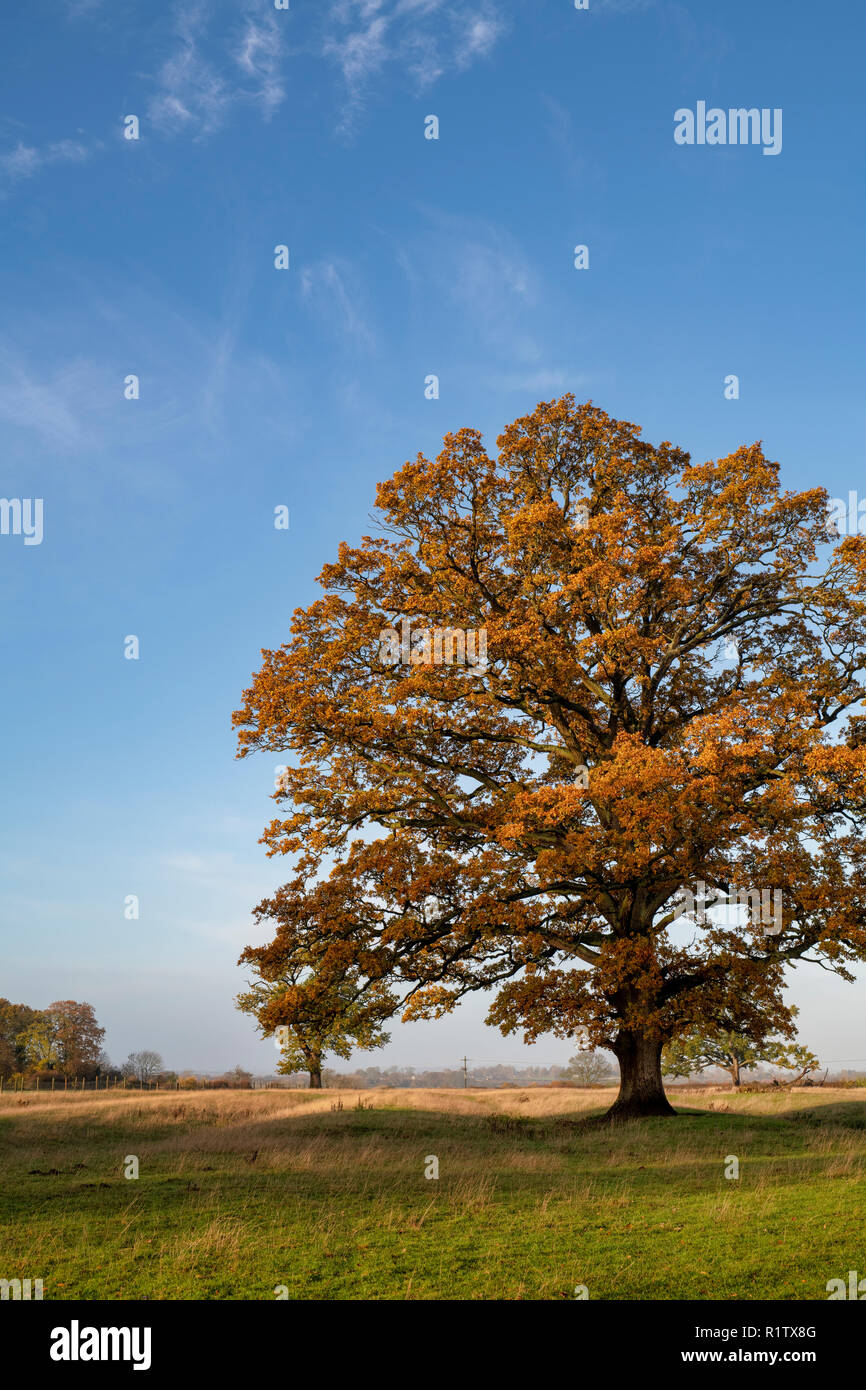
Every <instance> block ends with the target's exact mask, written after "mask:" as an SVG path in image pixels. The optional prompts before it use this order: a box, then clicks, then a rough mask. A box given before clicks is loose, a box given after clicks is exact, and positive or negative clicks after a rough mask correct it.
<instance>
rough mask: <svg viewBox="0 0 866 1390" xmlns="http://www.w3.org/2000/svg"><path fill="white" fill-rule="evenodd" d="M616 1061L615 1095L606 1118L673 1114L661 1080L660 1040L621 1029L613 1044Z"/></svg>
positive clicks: (641, 1117) (636, 1117) (621, 1118)
mask: <svg viewBox="0 0 866 1390" xmlns="http://www.w3.org/2000/svg"><path fill="white" fill-rule="evenodd" d="M613 1051H614V1053H615V1055H616V1058H617V1061H618V1062H619V1073H620V1082H619V1095H618V1096H617V1098H616V1100H615V1102H614V1104H613V1105H612V1106H611V1108H610V1110H608V1112H607V1117H608V1119H610V1120H639V1119H644V1118H645V1117H646V1116H648V1115H675V1114H676V1113H677V1112H676V1111H675V1110H674V1108H673V1106H672V1105H671V1104H670V1102H669V1100H668V1098H667V1096H666V1095H665V1088H664V1085H663V1083H662V1066H661V1058H662V1041H661V1039H660V1038H647V1037H644V1036H642V1035H641V1034H639V1033H629V1032H622V1033H620V1035H619V1037H618V1038H617V1040H616V1042H615V1043H614V1045H613Z"/></svg>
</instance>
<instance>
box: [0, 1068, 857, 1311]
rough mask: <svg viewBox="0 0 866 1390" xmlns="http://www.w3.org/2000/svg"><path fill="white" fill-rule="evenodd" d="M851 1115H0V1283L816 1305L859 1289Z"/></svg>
mask: <svg viewBox="0 0 866 1390" xmlns="http://www.w3.org/2000/svg"><path fill="white" fill-rule="evenodd" d="M852 1095H853V1096H855V1097H856V1096H857V1095H858V1093H857V1092H853V1093H852V1092H844V1091H837V1092H828V1091H820V1092H815V1091H812V1092H811V1093H809V1092H805V1093H803V1092H801V1093H797V1094H795V1095H793V1096H792V1095H791V1094H790V1093H784V1094H783V1095H781V1096H767V1097H765V1096H755V1095H746V1096H740V1097H736V1098H732V1099H730V1100H729V1099H728V1097H719V1096H713V1095H708V1094H706V1093H705V1094H703V1095H694V1094H693V1095H690V1096H688V1097H685V1098H682V1099H681V1100H680V1101H679V1102H678V1103H679V1106H680V1114H679V1117H678V1118H677V1119H675V1120H669V1119H668V1120H647V1121H642V1122H639V1123H633V1124H628V1125H620V1126H617V1127H614V1128H611V1127H607V1126H599V1125H597V1124H593V1123H592V1122H591V1120H592V1117H593V1115H594V1114H598V1113H599V1112H600V1110H601V1108H602V1107H601V1105H600V1104H599V1102H600V1101H602V1100H605V1099H607V1098H606V1097H604V1096H602V1095H600V1094H599V1093H592V1092H572V1091H553V1092H551V1091H528V1092H525V1093H523V1096H525V1097H526V1098H525V1099H523V1098H522V1096H521V1094H520V1093H517V1092H476V1093H471V1092H470V1093H461V1092H444V1091H443V1092H429V1091H428V1092H419V1091H415V1092H411V1093H406V1092H402V1091H397V1092H381V1091H379V1092H369V1093H368V1094H367V1097H366V1101H367V1102H368V1103H369V1102H373V1104H374V1107H375V1108H373V1109H366V1108H365V1109H355V1108H353V1107H354V1104H355V1099H356V1097H355V1094H354V1093H348V1094H347V1093H338V1092H337V1093H334V1092H325V1093H324V1094H323V1095H316V1094H315V1093H313V1094H312V1095H311V1094H310V1093H308V1092H291V1093H286V1092H283V1093H279V1092H252V1093H250V1092H231V1093H227V1092H222V1093H214V1094H210V1095H207V1094H200V1093H197V1094H195V1095H184V1094H182V1093H181V1094H180V1095H177V1096H175V1095H165V1094H162V1095H146V1096H138V1095H135V1094H131V1095H127V1096H123V1095H121V1096H113V1095H108V1096H104V1097H93V1096H91V1097H85V1096H76V1097H58V1098H54V1099H52V1098H50V1097H44V1098H34V1097H33V1096H32V1094H31V1095H28V1096H26V1097H25V1098H24V1099H26V1101H27V1102H28V1103H27V1104H25V1105H21V1104H20V1103H19V1099H16V1098H15V1097H12V1096H8V1095H6V1096H3V1097H2V1099H0V1169H2V1175H3V1180H2V1194H0V1277H3V1278H15V1277H17V1278H27V1277H30V1278H36V1277H41V1278H42V1279H43V1280H44V1288H45V1298H51V1299H63V1298H85V1299H97V1298H109V1299H114V1298H120V1299H129V1298H168V1299H193V1298H207V1299H262V1298H264V1299H272V1298H273V1297H274V1290H275V1287H276V1286H277V1285H285V1286H286V1287H287V1289H288V1296H289V1298H290V1299H359V1298H376V1299H404V1298H418V1299H437V1298H464V1299H521V1298H523V1299H562V1298H566V1299H571V1298H574V1296H575V1287H576V1286H577V1285H581V1284H584V1285H586V1286H587V1288H588V1290H589V1296H590V1298H594V1299H596V1298H601V1299H642V1298H661V1299H683V1298H700V1299H724V1298H739V1299H757V1298H770V1299H810V1298H822V1299H823V1298H826V1297H827V1294H826V1284H827V1280H828V1279H831V1278H835V1277H842V1278H847V1272H848V1270H849V1269H857V1270H858V1271H859V1272H860V1275H861V1277H863V1276H866V1239H864V1235H863V1234H862V1220H861V1213H862V1211H863V1209H864V1205H866V1173H864V1156H866V1103H864V1101H863V1100H858V1099H849V1096H852ZM337 1099H342V1100H343V1104H344V1106H345V1109H343V1110H342V1111H336V1112H335V1111H332V1110H331V1109H330V1105H331V1103H332V1102H334V1101H336V1100H337ZM711 1105H712V1106H715V1107H721V1106H723V1105H727V1106H728V1107H729V1108H728V1109H727V1110H724V1109H721V1108H716V1109H712V1110H711V1109H710V1108H709V1107H710V1106H711ZM129 1154H134V1155H137V1157H138V1159H139V1162H140V1176H139V1178H138V1179H137V1180H135V1179H133V1180H129V1179H126V1178H125V1177H124V1176H123V1168H124V1160H125V1157H126V1155H129ZM732 1154H733V1155H736V1156H738V1158H739V1160H740V1177H739V1179H738V1180H736V1181H732V1180H727V1179H726V1178H725V1176H724V1171H725V1160H726V1158H727V1156H728V1155H732ZM428 1155H436V1156H437V1157H438V1159H439V1173H440V1176H439V1179H438V1181H436V1180H427V1179H425V1177H424V1168H425V1160H426V1157H427V1156H428ZM34 1170H35V1171H34ZM51 1170H56V1171H53V1172H52V1171H51Z"/></svg>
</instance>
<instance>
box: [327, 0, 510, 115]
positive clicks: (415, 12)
mask: <svg viewBox="0 0 866 1390" xmlns="http://www.w3.org/2000/svg"><path fill="white" fill-rule="evenodd" d="M505 28H506V25H505V21H504V20H503V18H502V15H501V11H500V9H499V7H498V6H495V5H494V4H493V3H492V0H481V3H477V4H475V5H473V6H471V7H470V8H461V7H460V6H457V5H452V4H448V3H446V0H332V3H331V6H330V11H329V13H328V30H327V33H326V36H325V39H324V45H323V51H324V53H325V55H326V57H328V58H330V59H331V60H332V61H333V62H335V63H336V64H337V65H338V67H339V69H340V71H341V74H342V76H343V80H344V82H345V85H346V91H347V98H346V104H345V107H344V110H343V120H342V127H343V129H349V128H351V126H352V124H353V123H354V120H355V118H356V117H357V116H358V114H359V113H360V111H361V110H362V109H363V108H364V106H365V104H366V100H367V96H368V93H369V89H370V86H371V84H372V82H373V80H374V79H375V78H376V77H378V75H379V74H380V73H381V71H382V69H383V68H384V67H385V66H386V65H387V64H395V65H397V66H398V67H402V68H403V69H404V70H405V73H406V75H407V77H408V78H410V79H411V80H412V81H413V82H414V83H415V84H416V85H420V86H421V87H427V86H430V85H431V84H432V83H433V82H435V81H436V79H437V78H439V77H441V76H442V74H443V73H445V72H447V71H449V70H463V69H465V68H468V67H470V66H471V65H472V64H473V63H474V62H476V61H478V60H479V59H481V58H484V57H486V56H487V54H488V53H490V52H491V50H492V49H493V47H494V46H495V44H496V43H497V42H498V40H499V39H500V38H501V36H502V35H503V34H504V32H505Z"/></svg>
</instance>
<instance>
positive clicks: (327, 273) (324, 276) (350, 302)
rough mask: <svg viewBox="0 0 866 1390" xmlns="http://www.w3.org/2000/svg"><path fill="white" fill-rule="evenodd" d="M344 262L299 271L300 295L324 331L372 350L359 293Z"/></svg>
mask: <svg viewBox="0 0 866 1390" xmlns="http://www.w3.org/2000/svg"><path fill="white" fill-rule="evenodd" d="M354 280H355V276H354V274H353V272H352V269H351V267H350V266H349V265H348V264H347V263H346V262H345V261H336V260H330V261H329V260H322V261H317V262H315V263H314V264H313V265H311V266H309V267H307V268H305V269H304V270H302V271H301V294H302V295H303V297H304V299H305V300H306V301H307V303H308V304H309V305H310V307H311V308H312V309H313V310H314V312H315V313H316V314H317V316H318V317H319V319H320V320H321V321H322V322H324V323H325V324H326V325H327V327H328V328H329V329H330V330H331V331H332V332H334V333H336V334H337V335H338V336H340V337H341V338H343V339H344V340H345V339H349V340H353V341H354V342H355V343H360V344H361V345H363V346H364V347H367V348H370V349H372V348H375V346H376V340H375V338H374V336H373V333H372V331H371V329H370V328H369V326H368V324H367V321H366V318H365V317H364V314H363V311H362V309H361V298H362V296H361V291H360V288H359V287H358V286H357V284H355V283H354Z"/></svg>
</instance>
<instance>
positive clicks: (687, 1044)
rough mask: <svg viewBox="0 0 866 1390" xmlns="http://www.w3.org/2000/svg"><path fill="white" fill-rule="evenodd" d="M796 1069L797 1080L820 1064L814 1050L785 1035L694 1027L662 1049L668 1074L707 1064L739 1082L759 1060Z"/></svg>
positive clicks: (692, 1070) (688, 1072) (685, 1072)
mask: <svg viewBox="0 0 866 1390" xmlns="http://www.w3.org/2000/svg"><path fill="white" fill-rule="evenodd" d="M761 1062H766V1063H768V1064H769V1065H770V1066H774V1067H781V1068H782V1069H783V1070H785V1071H796V1072H798V1073H799V1074H798V1075H797V1076H796V1077H795V1080H796V1081H800V1080H802V1078H803V1077H804V1076H808V1074H809V1072H812V1071H816V1070H817V1068H818V1066H819V1065H820V1063H819V1061H818V1058H817V1057H816V1056H815V1054H814V1052H810V1051H809V1049H808V1048H807V1047H803V1046H802V1045H800V1044H799V1043H791V1042H787V1041H785V1040H784V1039H782V1038H762V1039H760V1040H755V1039H754V1038H749V1037H747V1036H746V1035H745V1034H744V1033H738V1032H735V1031H724V1030H722V1029H718V1030H716V1031H712V1032H710V1031H706V1030H703V1029H701V1028H692V1029H690V1030H689V1031H688V1032H687V1033H684V1034H682V1035H681V1036H680V1037H679V1038H676V1039H674V1040H673V1041H672V1042H671V1043H669V1044H668V1046H667V1047H666V1048H665V1049H664V1051H663V1052H662V1073H663V1075H665V1076H691V1075H693V1074H694V1073H695V1072H700V1071H704V1070H705V1069H706V1068H707V1067H720V1068H721V1069H722V1070H723V1071H728V1072H730V1074H731V1084H732V1085H734V1086H739V1085H740V1084H741V1081H742V1074H743V1072H744V1071H751V1070H752V1069H753V1068H755V1067H757V1066H758V1065H759V1063H761Z"/></svg>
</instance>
